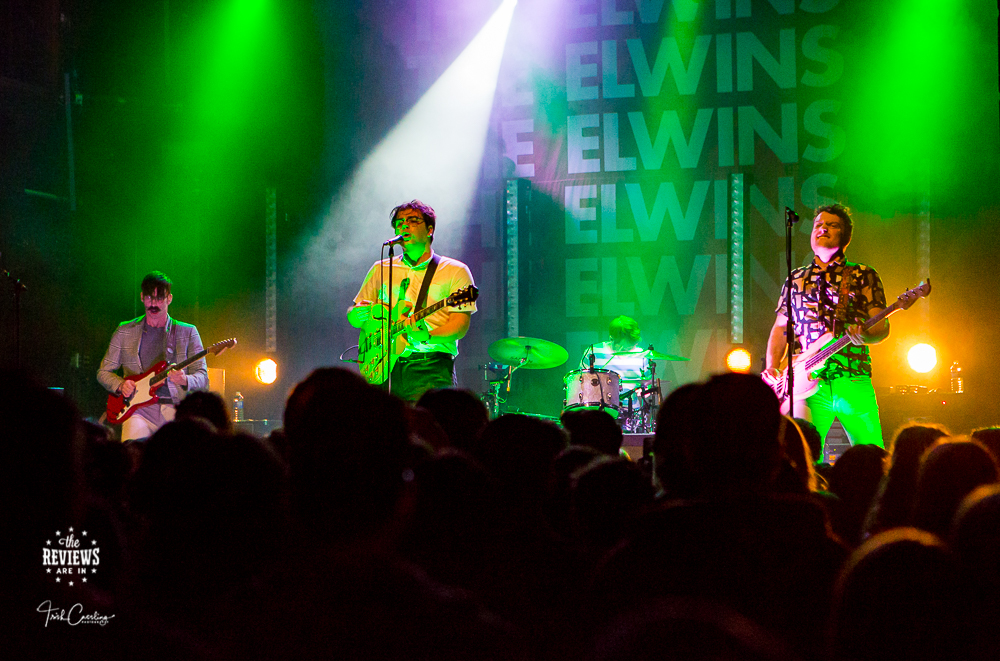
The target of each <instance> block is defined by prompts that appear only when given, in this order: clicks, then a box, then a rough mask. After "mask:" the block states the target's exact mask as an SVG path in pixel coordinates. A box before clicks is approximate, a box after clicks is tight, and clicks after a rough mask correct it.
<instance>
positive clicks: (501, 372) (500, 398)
mask: <svg viewBox="0 0 1000 661" xmlns="http://www.w3.org/2000/svg"><path fill="white" fill-rule="evenodd" d="M514 369H515V368H513V367H511V366H510V365H501V364H500V363H486V365H484V366H483V380H485V381H486V386H487V391H486V392H485V393H484V394H483V403H484V404H486V408H487V409H488V411H489V414H490V419H494V418H498V417H500V416H501V415H503V414H504V413H505V412H506V409H505V406H504V405H505V404H506V403H507V397H506V394H507V393H509V392H510V377H511V375H512V374H513V373H514ZM491 372H492V373H493V374H492V375H491V374H490V373H491ZM501 390H503V391H504V394H503V395H501V394H500V392H501Z"/></svg>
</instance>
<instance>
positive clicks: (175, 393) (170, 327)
mask: <svg viewBox="0 0 1000 661" xmlns="http://www.w3.org/2000/svg"><path fill="white" fill-rule="evenodd" d="M144 319H145V316H142V317H137V318H136V319H133V320H131V321H123V322H122V323H121V324H119V326H118V329H117V330H115V332H114V335H112V336H111V343H110V344H109V345H108V352H107V353H106V354H104V360H102V361H101V368H100V369H99V370H97V381H98V382H99V383H100V384H101V385H102V386H104V387H105V388H106V389H107V390H108V392H112V393H113V392H117V391H118V388H120V387H121V385H122V383H123V382H124V381H125V379H124V378H123V377H121V376H118V374H116V372H117V371H118V369H119V368H121V369H122V371H123V372H124V373H125V376H132V375H134V374H142V372H143V369H142V365H141V364H140V363H139V340H141V339H142V324H143V320H144ZM203 350H204V346H202V343H201V336H200V335H198V329H197V328H195V327H194V326H192V325H191V324H185V323H183V322H181V321H175V320H174V319H173V318H171V317H169V316H168V317H167V362H169V363H173V364H176V363H181V362H184V361H185V360H187V359H188V357H189V356H193V355H195V354H197V353H199V352H201V351H203ZM184 371H185V372H186V373H187V375H188V388H187V390H184V389H183V388H181V387H179V386H177V385H175V384H174V383H172V382H171V381H170V380H169V379H168V380H167V387H168V388H169V389H170V395H171V396H172V397H173V400H174V401H175V402H179V401H181V400H182V399H184V396H185V395H186V394H187V393H188V392H191V391H194V390H208V363H206V362H205V359H204V358H201V359H199V360H196V361H194V362H193V363H191V364H190V365H188V366H187V367H186V368H185V369H184Z"/></svg>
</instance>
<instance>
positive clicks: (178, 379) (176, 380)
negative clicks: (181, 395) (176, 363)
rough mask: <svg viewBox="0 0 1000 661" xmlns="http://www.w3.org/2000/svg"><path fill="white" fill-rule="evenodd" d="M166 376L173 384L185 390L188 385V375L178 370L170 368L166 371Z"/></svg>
mask: <svg viewBox="0 0 1000 661" xmlns="http://www.w3.org/2000/svg"><path fill="white" fill-rule="evenodd" d="M167 378H168V379H170V382H171V383H173V384H174V385H175V386H180V387H181V388H184V389H185V390H186V389H187V387H188V376H187V374H185V373H184V372H182V371H180V370H170V371H169V372H167Z"/></svg>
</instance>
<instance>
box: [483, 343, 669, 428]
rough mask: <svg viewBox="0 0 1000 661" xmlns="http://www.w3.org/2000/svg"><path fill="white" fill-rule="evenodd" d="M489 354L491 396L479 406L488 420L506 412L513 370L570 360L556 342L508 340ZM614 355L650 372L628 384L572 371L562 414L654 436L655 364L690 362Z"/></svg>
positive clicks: (602, 373)
mask: <svg viewBox="0 0 1000 661" xmlns="http://www.w3.org/2000/svg"><path fill="white" fill-rule="evenodd" d="M488 352H489V355H490V358H492V359H493V360H494V361H496V362H494V363H488V364H487V365H486V372H485V375H484V378H485V379H486V382H487V383H488V385H489V390H488V391H487V392H486V393H484V394H483V401H484V402H485V403H486V406H487V408H488V409H489V410H490V415H491V417H496V416H498V415H501V414H502V413H505V412H506V411H505V410H504V404H505V402H506V394H507V393H510V381H511V376H512V375H513V373H514V372H515V371H516V370H519V369H530V370H542V369H551V368H553V367H559V366H560V365H562V364H563V363H565V362H566V360H567V359H568V358H569V353H568V352H567V351H566V349H564V348H562V347H561V346H559V345H558V344H556V343H555V342H550V341H548V340H542V339H538V338H533V337H506V338H503V339H502V340H497V341H496V342H494V343H493V344H491V345H490V346H489V349H488ZM615 355H616V356H627V357H628V358H632V359H634V358H643V359H645V362H646V364H648V365H649V370H648V371H645V372H644V373H643V377H644V378H642V379H639V380H628V381H625V380H623V379H622V378H621V375H620V374H618V373H617V372H614V371H612V370H609V369H604V368H596V367H591V368H590V369H577V370H572V371H570V372H569V373H567V374H566V376H565V377H563V387H564V392H565V395H564V397H563V412H566V411H578V410H602V411H606V412H607V413H608V414H609V415H610V416H611V417H613V418H615V419H617V420H618V422H619V424H620V425H621V428H622V431H624V432H626V433H634V434H650V433H653V431H655V429H654V426H655V422H656V412H657V411H658V410H659V406H660V401H661V399H662V393H661V389H660V380H659V379H658V378H656V364H655V362H654V361H657V360H689V359H688V358H682V357H680V356H671V355H669V354H664V353H660V352H659V351H655V350H653V348H652V347H649V348H648V349H643V350H636V349H633V350H630V351H627V352H619V353H616V354H615ZM591 362H592V363H593V361H591Z"/></svg>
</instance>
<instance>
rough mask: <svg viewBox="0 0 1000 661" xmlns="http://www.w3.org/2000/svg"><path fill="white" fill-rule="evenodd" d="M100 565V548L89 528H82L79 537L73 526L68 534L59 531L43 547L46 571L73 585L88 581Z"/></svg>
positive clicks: (57, 578)
mask: <svg viewBox="0 0 1000 661" xmlns="http://www.w3.org/2000/svg"><path fill="white" fill-rule="evenodd" d="M100 564H101V548H100V547H99V546H98V545H97V540H96V539H93V538H92V537H90V536H89V535H88V534H87V531H86V530H81V531H80V536H79V537H77V535H76V532H74V531H73V528H67V529H66V532H65V534H64V533H63V532H62V531H61V530H57V531H56V534H55V535H54V536H53V537H52V538H51V539H47V540H45V546H43V547H42V567H43V568H44V569H45V573H46V574H48V575H50V576H52V577H53V578H54V579H55V582H56V583H59V584H62V585H69V586H70V587H74V586H78V585H83V584H85V583H86V582H87V579H88V578H93V577H94V574H96V573H97V568H98V566H99V565H100Z"/></svg>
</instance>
